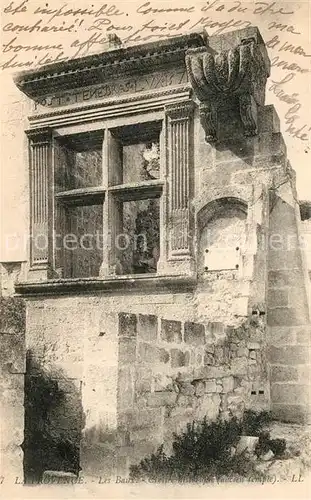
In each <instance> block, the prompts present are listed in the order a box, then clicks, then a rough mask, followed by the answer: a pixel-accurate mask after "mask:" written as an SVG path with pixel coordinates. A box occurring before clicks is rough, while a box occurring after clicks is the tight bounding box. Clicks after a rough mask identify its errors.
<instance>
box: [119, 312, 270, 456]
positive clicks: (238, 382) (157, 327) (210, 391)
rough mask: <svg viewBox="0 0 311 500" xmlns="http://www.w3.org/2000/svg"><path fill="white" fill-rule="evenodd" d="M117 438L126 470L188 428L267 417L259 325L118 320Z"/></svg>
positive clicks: (259, 321)
mask: <svg viewBox="0 0 311 500" xmlns="http://www.w3.org/2000/svg"><path fill="white" fill-rule="evenodd" d="M118 344H119V369H118V432H119V435H120V436H121V438H122V441H123V442H122V443H121V444H122V445H123V447H121V452H122V451H123V453H125V454H126V455H127V457H128V460H130V461H131V462H132V463H133V461H135V459H139V458H141V457H142V456H144V455H147V454H148V453H150V452H151V451H155V449H156V448H157V447H158V446H159V445H160V444H161V443H164V444H165V448H166V449H169V448H170V443H171V440H172V436H173V433H175V432H177V433H178V432H180V431H182V430H183V429H184V428H185V427H186V424H187V423H188V422H192V421H193V420H199V419H203V418H204V416H206V417H207V418H209V419H215V418H216V417H217V416H218V415H221V416H222V417H223V418H227V417H229V415H236V416H241V415H242V413H243V411H244V409H245V408H253V409H258V410H259V409H267V408H268V407H269V387H268V383H267V370H266V358H265V349H264V345H265V319H264V316H259V315H258V314H257V312H254V314H253V315H252V317H251V319H250V320H249V321H248V322H247V323H245V324H243V325H242V326H241V327H239V328H232V327H226V326H225V325H224V324H223V323H221V322H210V323H206V324H203V323H194V322H189V321H177V320H170V319H166V318H163V317H159V316H156V315H146V314H127V313H120V314H119V339H118Z"/></svg>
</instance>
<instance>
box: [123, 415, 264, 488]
mask: <svg viewBox="0 0 311 500" xmlns="http://www.w3.org/2000/svg"><path fill="white" fill-rule="evenodd" d="M270 420H271V418H270V414H269V413H267V412H262V413H260V414H258V413H255V412H253V411H247V412H245V415H244V416H243V418H242V419H240V420H238V419H237V418H234V417H233V418H231V419H230V420H228V421H224V420H221V419H220V418H218V419H217V420H216V421H215V422H209V421H207V419H206V418H204V419H203V421H201V422H193V423H191V424H188V425H187V428H186V430H185V431H184V432H183V433H182V434H180V435H177V434H175V435H174V441H173V445H172V449H173V452H172V454H171V455H170V456H168V455H166V453H165V452H164V446H163V445H162V446H160V448H159V449H158V450H157V452H156V453H154V454H152V455H151V456H149V457H147V458H145V459H143V460H141V462H140V463H139V464H138V465H132V466H131V469H130V478H131V479H132V480H135V481H145V480H147V481H152V482H174V481H176V482H211V481H215V480H216V481H225V480H235V479H239V478H245V479H246V480H249V481H262V480H264V479H265V476H264V474H263V473H261V472H259V471H257V470H256V462H255V460H254V459H253V458H252V457H251V456H249V454H248V453H247V452H246V451H244V452H242V453H235V449H236V446H237V444H238V441H239V439H240V436H241V435H243V434H244V435H246V434H247V433H249V432H251V435H253V436H260V435H261V434H262V433H263V432H264V428H265V426H266V425H267V424H268V422H269V421H270Z"/></svg>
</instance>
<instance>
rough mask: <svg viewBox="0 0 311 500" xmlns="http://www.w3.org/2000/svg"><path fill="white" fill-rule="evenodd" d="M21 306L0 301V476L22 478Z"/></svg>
mask: <svg viewBox="0 0 311 500" xmlns="http://www.w3.org/2000/svg"><path fill="white" fill-rule="evenodd" d="M24 373H25V304H24V301H23V300H22V299H18V298H4V297H0V405H1V411H0V413H1V425H0V475H1V476H3V477H4V481H5V483H8V484H10V481H12V480H14V481H15V477H20V478H22V477H23V451H22V445H23V441H24Z"/></svg>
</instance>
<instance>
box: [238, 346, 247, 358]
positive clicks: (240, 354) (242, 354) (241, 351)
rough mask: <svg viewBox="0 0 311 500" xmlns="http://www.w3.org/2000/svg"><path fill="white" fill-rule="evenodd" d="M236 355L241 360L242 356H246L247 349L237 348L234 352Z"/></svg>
mask: <svg viewBox="0 0 311 500" xmlns="http://www.w3.org/2000/svg"><path fill="white" fill-rule="evenodd" d="M236 355H237V357H239V358H243V357H244V356H248V349H247V348H246V347H239V348H238V349H237V351H236Z"/></svg>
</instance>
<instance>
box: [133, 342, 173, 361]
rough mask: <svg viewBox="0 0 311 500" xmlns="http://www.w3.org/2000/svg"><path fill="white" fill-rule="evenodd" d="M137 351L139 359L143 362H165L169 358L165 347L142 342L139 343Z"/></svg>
mask: <svg viewBox="0 0 311 500" xmlns="http://www.w3.org/2000/svg"><path fill="white" fill-rule="evenodd" d="M138 353H139V358H140V360H141V361H144V362H145V363H165V364H166V363H168V362H169V359H170V356H169V353H168V352H167V351H166V350H165V349H161V348H160V347H157V346H153V345H150V344H146V343H144V342H140V343H139V348H138Z"/></svg>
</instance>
